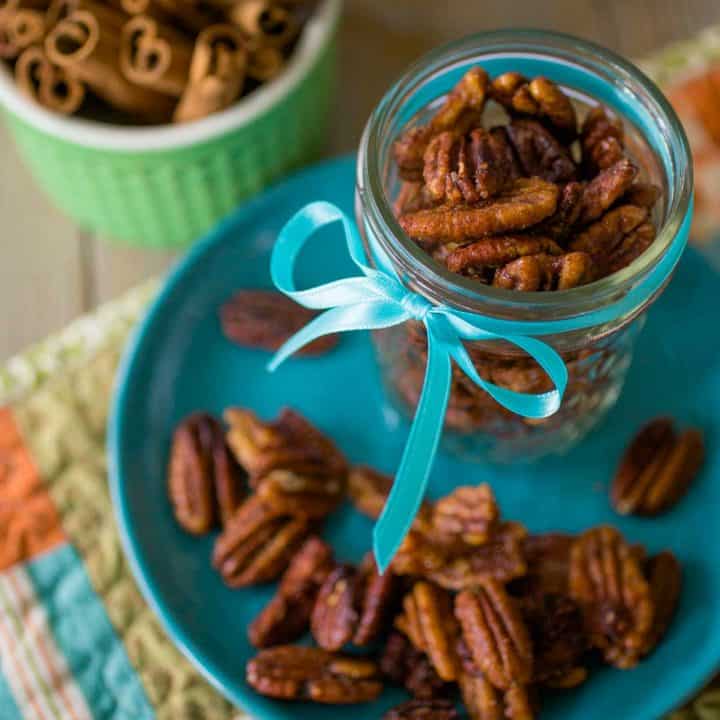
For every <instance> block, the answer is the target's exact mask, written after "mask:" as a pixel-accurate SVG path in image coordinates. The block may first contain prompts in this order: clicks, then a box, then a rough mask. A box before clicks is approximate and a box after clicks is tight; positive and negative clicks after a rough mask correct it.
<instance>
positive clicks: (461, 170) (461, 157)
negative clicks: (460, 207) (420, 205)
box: [423, 128, 519, 205]
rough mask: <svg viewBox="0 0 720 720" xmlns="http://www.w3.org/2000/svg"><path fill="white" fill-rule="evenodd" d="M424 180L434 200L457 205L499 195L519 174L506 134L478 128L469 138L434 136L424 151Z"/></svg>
mask: <svg viewBox="0 0 720 720" xmlns="http://www.w3.org/2000/svg"><path fill="white" fill-rule="evenodd" d="M423 177H424V179H425V187H426V188H427V191H428V193H429V194H430V197H432V198H433V200H435V201H438V202H441V201H445V202H447V203H449V204H451V205H455V204H459V203H462V202H465V203H468V204H473V203H477V202H480V201H481V200H486V199H487V198H489V197H492V196H493V195H497V194H498V193H499V192H501V191H502V190H504V189H505V188H506V187H508V186H509V185H511V184H512V181H513V180H515V179H516V178H517V177H519V172H518V168H517V165H516V163H515V162H514V156H513V154H512V148H511V147H510V146H509V144H508V142H507V137H506V134H505V133H501V132H494V133H492V132H488V131H486V130H483V129H482V128H479V129H477V130H473V131H472V132H471V133H470V134H469V135H468V136H464V135H462V136H458V135H456V134H455V133H452V132H443V133H440V134H439V135H437V136H435V137H434V138H433V139H432V140H431V141H430V144H429V145H428V147H427V150H426V151H425V156H424V166H423Z"/></svg>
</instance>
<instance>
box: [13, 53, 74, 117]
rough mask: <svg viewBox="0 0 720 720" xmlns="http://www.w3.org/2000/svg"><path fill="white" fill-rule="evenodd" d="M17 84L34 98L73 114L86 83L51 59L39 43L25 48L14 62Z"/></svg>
mask: <svg viewBox="0 0 720 720" xmlns="http://www.w3.org/2000/svg"><path fill="white" fill-rule="evenodd" d="M15 80H16V82H17V84H18V87H19V88H20V90H22V92H24V93H25V94H26V95H28V96H30V97H31V98H32V99H33V100H35V101H36V102H38V103H40V105H44V106H45V107H46V108H48V109H49V110H54V111H55V112H58V113H60V114H61V115H72V114H73V113H74V112H77V111H78V110H79V109H80V106H81V105H82V104H83V100H84V99H85V86H84V85H83V84H82V83H81V82H80V81H79V80H78V79H77V78H75V77H73V76H72V75H71V74H69V73H68V72H67V71H66V70H65V69H64V68H60V67H58V66H57V65H54V64H53V63H51V62H50V61H49V60H48V58H47V55H46V54H45V51H44V50H43V49H42V48H41V47H40V46H38V45H33V46H32V47H29V48H27V49H26V50H24V51H23V53H22V54H21V55H20V57H19V58H18V61H17V63H16V64H15Z"/></svg>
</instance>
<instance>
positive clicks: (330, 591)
mask: <svg viewBox="0 0 720 720" xmlns="http://www.w3.org/2000/svg"><path fill="white" fill-rule="evenodd" d="M396 597H397V582H396V578H395V576H394V574H393V573H392V572H385V573H384V574H383V575H380V573H378V570H377V566H376V565H375V561H374V559H373V557H372V554H370V553H368V554H367V555H366V556H365V558H364V559H363V562H362V563H361V564H360V567H359V568H354V567H353V566H352V565H340V566H339V567H337V568H335V570H333V571H332V572H331V573H330V574H329V575H328V576H327V578H326V579H325V582H324V583H323V585H322V587H321V588H320V592H319V593H318V596H317V600H316V601H315V607H314V608H313V611H312V617H311V628H312V633H313V637H314V638H315V641H316V642H317V644H318V645H320V647H323V648H325V649H326V650H339V649H340V648H341V647H342V646H343V645H345V644H346V643H348V642H350V641H352V642H353V643H355V645H369V644H371V643H372V642H373V641H374V640H375V639H376V638H377V636H378V635H379V634H380V633H381V632H382V631H383V630H384V629H385V627H386V625H387V623H388V621H389V619H390V616H391V615H392V613H393V611H394V609H395V599H396Z"/></svg>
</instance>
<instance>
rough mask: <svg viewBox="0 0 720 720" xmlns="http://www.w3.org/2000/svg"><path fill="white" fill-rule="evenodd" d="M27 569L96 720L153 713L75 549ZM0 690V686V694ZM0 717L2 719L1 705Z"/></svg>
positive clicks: (139, 719)
mask: <svg viewBox="0 0 720 720" xmlns="http://www.w3.org/2000/svg"><path fill="white" fill-rule="evenodd" d="M26 569H27V572H28V575H29V576H30V579H31V582H32V583H33V586H34V588H35V592H36V594H37V596H38V597H39V598H41V600H42V603H43V606H44V608H45V610H46V612H47V615H48V623H49V625H50V627H51V629H52V633H53V637H54V639H55V642H56V643H57V646H58V647H59V648H60V650H61V651H62V653H63V655H64V656H65V659H66V661H67V663H68V665H69V667H70V670H71V672H72V674H73V677H74V678H75V681H76V682H77V684H78V686H79V687H80V690H81V691H82V693H83V695H84V696H85V699H86V701H87V703H88V705H89V707H90V709H91V711H92V713H93V717H94V718H95V720H151V719H152V718H154V717H155V713H154V711H153V709H152V706H151V705H150V702H149V701H148V698H147V696H146V694H145V690H144V689H143V686H142V684H141V682H140V678H139V677H138V675H137V674H136V672H135V670H134V669H133V667H132V665H131V664H130V660H129V659H128V656H127V653H126V652H125V647H124V645H123V643H122V640H121V639H120V638H119V637H118V636H117V634H116V633H115V630H114V628H113V626H112V625H111V623H110V620H109V618H108V616H107V614H106V612H105V608H104V607H103V604H102V602H101V600H100V598H99V597H98V596H97V594H96V593H95V591H94V590H93V588H92V586H91V585H90V579H89V578H88V575H87V573H86V571H85V567H84V565H83V563H82V560H81V559H80V557H79V556H78V554H77V552H76V551H75V549H74V548H73V547H72V546H71V545H65V546H63V547H61V548H59V549H58V550H56V551H54V552H50V553H47V554H46V555H42V556H40V557H38V558H36V559H35V560H33V561H31V562H30V563H28V565H27V566H26ZM3 692H4V689H3V688H0V697H3V695H2V693H3ZM10 717H12V716H8V719H9V718H10ZM0 718H1V720H5V718H6V716H5V714H4V708H3V714H0Z"/></svg>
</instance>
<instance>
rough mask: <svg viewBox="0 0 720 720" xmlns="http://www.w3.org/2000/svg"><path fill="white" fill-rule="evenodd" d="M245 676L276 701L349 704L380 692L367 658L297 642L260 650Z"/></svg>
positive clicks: (375, 675) (249, 681)
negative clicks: (353, 656) (346, 655)
mask: <svg viewBox="0 0 720 720" xmlns="http://www.w3.org/2000/svg"><path fill="white" fill-rule="evenodd" d="M246 678H247V682H248V684H249V685H250V687H252V688H253V689H254V690H255V691H257V692H259V693H260V694H261V695H267V696H268V697H272V698H276V699H278V700H311V701H312V702H316V703H330V704H353V703H361V702H369V701H370V700H374V699H375V698H377V697H378V695H380V693H381V692H382V682H380V680H379V677H378V669H377V666H376V665H375V663H374V662H372V661H371V660H366V659H365V658H350V657H343V656H341V655H333V654H332V653H329V652H327V651H326V650H322V649H321V648H310V647H300V646H297V645H280V646H278V647H274V648H268V649H266V650H261V651H260V652H259V653H258V654H257V655H256V656H255V657H254V658H253V659H252V660H250V662H248V664H247V667H246Z"/></svg>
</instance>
